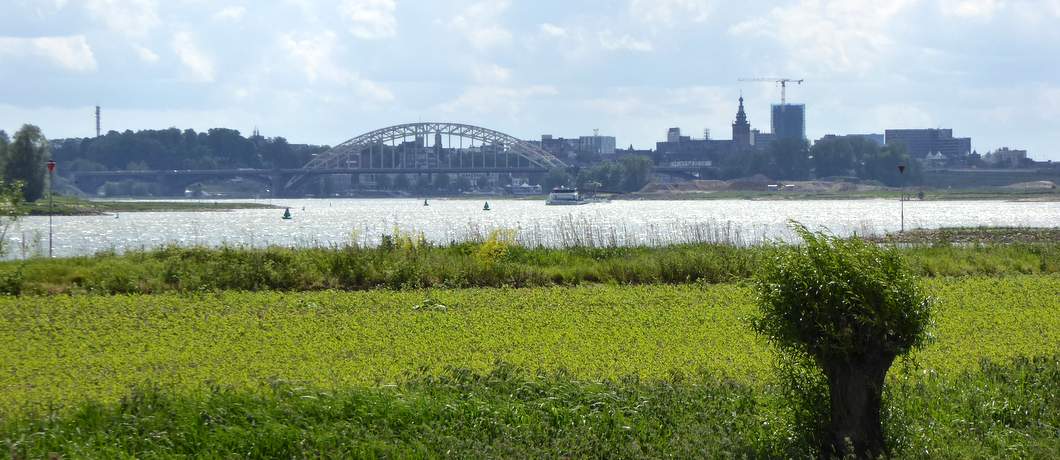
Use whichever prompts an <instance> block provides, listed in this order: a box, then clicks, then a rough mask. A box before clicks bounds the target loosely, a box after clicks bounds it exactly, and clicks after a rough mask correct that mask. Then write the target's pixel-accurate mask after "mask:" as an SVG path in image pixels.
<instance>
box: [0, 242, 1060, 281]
mask: <svg viewBox="0 0 1060 460" xmlns="http://www.w3.org/2000/svg"><path fill="white" fill-rule="evenodd" d="M1021 231H1022V230H1021ZM1026 231H1027V232H1030V231H1032V230H1030V229H1027V230H1026ZM1039 231H1040V232H1043V233H1046V234H1048V232H1051V230H1039ZM941 234H944V233H940V235H941ZM383 241H384V242H383V244H381V245H379V246H375V247H365V246H358V245H348V246H343V247H331V248H321V247H316V248H286V247H269V248H251V247H233V246H228V247H220V248H208V247H176V246H172V247H166V248H162V249H158V250H146V251H131V252H127V253H124V254H116V253H113V252H109V253H100V254H97V255H94V256H88V257H74V258H66V259H47V258H33V259H28V260H22V261H5V262H0V292H3V293H8V294H81V293H105V294H118V293H157V292H201V291H218V290H231V289H234V290H247V291H262V290H280V291H320V290H329V289H337V290H344V291H356V290H370V289H381V288H382V289H394V290H403V289H420V288H471V287H502V286H509V287H531V286H541V287H545V286H576V285H584V284H620V285H634V284H660V283H662V284H679V283H724V282H733V281H742V280H749V279H750V278H751V277H752V276H753V275H754V273H755V270H756V267H757V266H759V264H761V263H763V261H764V260H765V259H766V258H768V257H769V254H770V251H771V247H770V246H768V245H763V246H748V247H737V246H732V245H727V244H707V243H700V244H685V245H672V246H661V247H645V246H640V247H596V248H592V247H574V248H567V249H551V248H540V247H539V248H527V247H523V246H520V245H517V244H515V243H513V242H511V241H510V240H506V239H504V238H503V233H494V234H493V235H492V236H491V237H489V238H487V240H486V241H484V242H470V243H461V244H453V245H445V246H436V245H431V244H429V243H426V242H424V241H422V240H418V239H416V238H414V237H412V236H411V235H404V236H403V235H400V234H398V235H390V236H386V237H384V240H383ZM922 243H923V244H921V242H917V241H910V242H909V243H908V244H904V243H903V244H902V245H901V246H900V249H899V250H900V251H901V253H902V254H903V255H904V256H905V257H906V259H907V260H908V262H909V265H910V267H911V268H912V269H913V270H914V272H916V273H918V274H920V275H922V276H927V277H948V276H975V275H1018V274H1053V273H1060V241H1058V240H1049V239H1048V238H1043V239H1042V240H1040V241H1039V242H1036V243H1027V244H986V245H982V244H980V245H960V244H958V245H950V244H946V243H945V241H944V240H941V239H932V238H926V239H924V240H922Z"/></svg>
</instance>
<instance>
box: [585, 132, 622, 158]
mask: <svg viewBox="0 0 1060 460" xmlns="http://www.w3.org/2000/svg"><path fill="white" fill-rule="evenodd" d="M578 149H579V151H582V152H592V153H595V154H597V155H614V154H615V136H601V135H599V134H593V135H592V136H581V137H579V138H578Z"/></svg>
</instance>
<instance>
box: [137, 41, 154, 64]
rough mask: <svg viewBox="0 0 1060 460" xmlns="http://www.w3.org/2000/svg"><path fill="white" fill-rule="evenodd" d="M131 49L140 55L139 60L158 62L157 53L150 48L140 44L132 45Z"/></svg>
mask: <svg viewBox="0 0 1060 460" xmlns="http://www.w3.org/2000/svg"><path fill="white" fill-rule="evenodd" d="M133 49H135V50H136V55H137V56H139V57H140V60H141V61H144V62H147V63H154V62H158V53H155V52H154V51H151V49H150V48H147V47H145V46H140V45H133Z"/></svg>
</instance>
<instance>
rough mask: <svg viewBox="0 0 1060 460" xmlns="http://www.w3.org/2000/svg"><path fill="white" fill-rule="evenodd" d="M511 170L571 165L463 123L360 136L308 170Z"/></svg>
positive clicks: (409, 125) (426, 124) (432, 124)
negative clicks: (410, 149)
mask: <svg viewBox="0 0 1060 460" xmlns="http://www.w3.org/2000/svg"><path fill="white" fill-rule="evenodd" d="M454 138H455V139H456V142H455V143H454ZM476 143H477V146H476ZM406 146H413V149H412V150H413V151H412V152H411V153H410V152H409V151H408V149H407V148H406ZM509 167H510V168H518V167H522V168H526V167H531V168H533V167H536V168H540V169H542V170H546V169H551V168H561V167H566V165H565V164H564V163H563V162H562V161H560V159H558V158H556V157H555V156H554V155H552V154H551V153H548V152H546V151H545V150H543V149H541V148H540V147H537V146H535V145H532V144H530V143H528V142H526V141H522V140H519V139H517V138H515V137H513V136H510V135H508V134H505V133H502V132H500V131H494V130H492V129H487V128H483V127H480V126H473V125H465V124H459V123H440V122H421V123H407V124H402V125H394V126H389V127H386V128H382V129H377V130H375V131H370V132H367V133H364V134H361V135H360V136H357V137H355V138H353V139H350V140H348V141H346V142H343V143H341V144H339V145H336V146H335V147H333V148H331V150H328V151H326V152H324V153H322V154H320V155H318V156H317V157H316V158H314V159H313V160H311V161H310V162H309V163H306V165H305V166H303V169H307V170H339V169H342V170H357V171H363V172H366V173H371V172H374V171H378V172H382V171H380V170H386V171H387V172H394V171H407V172H409V173H415V172H417V170H426V169H437V168H448V169H453V168H460V169H464V170H469V171H473V170H476V169H484V170H485V169H493V170H496V169H498V168H509ZM304 179H305V176H303V175H299V176H295V177H292V178H291V179H290V181H288V183H287V188H292V187H294V186H297V184H298V183H300V182H301V181H302V180H304Z"/></svg>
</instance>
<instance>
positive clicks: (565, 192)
mask: <svg viewBox="0 0 1060 460" xmlns="http://www.w3.org/2000/svg"><path fill="white" fill-rule="evenodd" d="M585 203H588V201H585V199H584V198H582V197H581V195H579V194H578V190H577V189H573V188H563V187H556V188H554V189H552V193H549V194H548V200H546V201H545V204H547V205H552V206H565V205H575V204H585Z"/></svg>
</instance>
